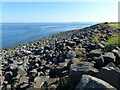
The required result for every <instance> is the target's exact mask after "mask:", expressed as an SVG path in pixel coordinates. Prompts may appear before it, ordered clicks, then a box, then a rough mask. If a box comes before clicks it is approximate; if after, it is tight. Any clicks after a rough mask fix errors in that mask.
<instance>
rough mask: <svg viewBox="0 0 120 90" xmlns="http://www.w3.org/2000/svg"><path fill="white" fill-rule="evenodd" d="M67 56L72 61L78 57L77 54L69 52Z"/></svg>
mask: <svg viewBox="0 0 120 90" xmlns="http://www.w3.org/2000/svg"><path fill="white" fill-rule="evenodd" d="M66 56H67V58H69V59H71V58H74V57H76V53H75V52H74V51H68V52H67V55H66Z"/></svg>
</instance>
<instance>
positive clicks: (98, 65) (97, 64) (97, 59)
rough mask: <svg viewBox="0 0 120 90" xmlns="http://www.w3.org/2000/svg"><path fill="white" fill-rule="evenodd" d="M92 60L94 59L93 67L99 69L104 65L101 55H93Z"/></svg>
mask: <svg viewBox="0 0 120 90" xmlns="http://www.w3.org/2000/svg"><path fill="white" fill-rule="evenodd" d="M93 61H95V68H97V69H100V68H101V67H103V66H104V65H105V62H104V59H103V57H101V56H100V57H94V59H93Z"/></svg>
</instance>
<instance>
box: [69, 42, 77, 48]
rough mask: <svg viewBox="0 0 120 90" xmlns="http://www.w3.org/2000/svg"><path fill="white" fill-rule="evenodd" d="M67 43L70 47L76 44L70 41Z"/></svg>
mask: <svg viewBox="0 0 120 90" xmlns="http://www.w3.org/2000/svg"><path fill="white" fill-rule="evenodd" d="M67 45H68V46H70V47H73V46H75V45H76V42H73V41H68V42H67Z"/></svg>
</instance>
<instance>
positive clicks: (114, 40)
mask: <svg viewBox="0 0 120 90" xmlns="http://www.w3.org/2000/svg"><path fill="white" fill-rule="evenodd" d="M105 45H116V46H118V47H120V35H116V36H114V37H111V38H110V39H109V40H108V41H107V42H106V43H105Z"/></svg>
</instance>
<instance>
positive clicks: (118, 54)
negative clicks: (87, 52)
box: [112, 49, 120, 64]
mask: <svg viewBox="0 0 120 90" xmlns="http://www.w3.org/2000/svg"><path fill="white" fill-rule="evenodd" d="M112 52H113V53H114V55H115V56H116V62H117V63H119V64H120V49H119V50H116V49H113V50H112Z"/></svg>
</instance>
